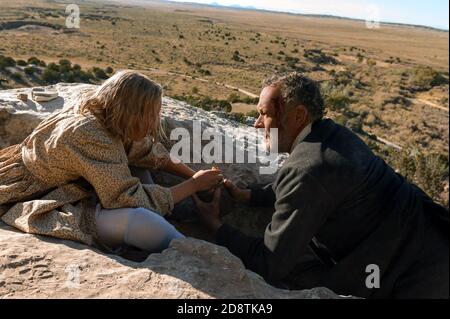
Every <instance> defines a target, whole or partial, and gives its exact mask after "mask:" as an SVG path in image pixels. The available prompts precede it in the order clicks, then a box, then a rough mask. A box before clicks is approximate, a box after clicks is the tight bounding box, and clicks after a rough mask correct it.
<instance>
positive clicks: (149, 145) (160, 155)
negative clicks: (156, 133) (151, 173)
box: [127, 138, 170, 170]
mask: <svg viewBox="0 0 450 319" xmlns="http://www.w3.org/2000/svg"><path fill="white" fill-rule="evenodd" d="M127 156H128V162H129V164H130V165H132V166H136V167H141V168H147V169H154V170H157V169H160V168H161V167H164V166H165V165H166V164H167V162H168V161H170V154H169V152H168V151H167V150H166V148H165V147H164V146H163V145H162V144H161V143H158V142H156V143H153V142H152V141H151V140H150V138H145V139H144V140H142V141H139V142H134V143H133V144H132V145H131V146H130V148H129V150H128V151H127Z"/></svg>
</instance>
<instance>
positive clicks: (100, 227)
mask: <svg viewBox="0 0 450 319" xmlns="http://www.w3.org/2000/svg"><path fill="white" fill-rule="evenodd" d="M96 224H97V235H98V239H99V241H100V243H102V244H103V245H106V246H108V247H110V248H113V249H114V248H116V247H120V246H122V245H124V244H125V245H128V246H132V247H135V248H139V249H141V250H145V251H148V252H152V253H157V252H161V251H163V250H164V249H166V248H167V247H169V244H170V242H171V241H172V239H176V238H184V236H183V235H182V234H180V233H179V232H178V231H177V230H176V229H175V227H173V226H172V225H171V224H170V223H169V222H167V221H166V220H165V219H164V218H163V217H161V216H160V215H158V214H157V213H154V212H152V211H150V210H147V209H144V208H120V209H112V210H109V209H100V210H98V211H97V214H96Z"/></svg>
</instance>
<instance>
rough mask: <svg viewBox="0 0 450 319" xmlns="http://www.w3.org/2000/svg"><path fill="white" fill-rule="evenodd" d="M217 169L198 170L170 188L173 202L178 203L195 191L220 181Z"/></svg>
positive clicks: (213, 185)
mask: <svg viewBox="0 0 450 319" xmlns="http://www.w3.org/2000/svg"><path fill="white" fill-rule="evenodd" d="M222 181H223V175H222V174H221V172H220V171H219V170H208V171H198V172H197V173H195V174H194V176H192V177H191V178H190V179H188V180H187V181H184V182H183V183H180V184H178V185H176V186H173V187H171V188H170V190H171V191H172V197H173V201H174V203H175V204H176V203H179V202H181V201H182V200H183V199H185V198H188V197H190V196H192V195H193V194H195V193H196V192H200V191H206V190H210V189H212V188H214V187H217V186H218V185H220V183H222Z"/></svg>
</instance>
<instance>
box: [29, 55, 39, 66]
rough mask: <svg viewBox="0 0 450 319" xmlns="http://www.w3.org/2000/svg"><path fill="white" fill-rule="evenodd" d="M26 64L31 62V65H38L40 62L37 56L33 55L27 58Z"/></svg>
mask: <svg viewBox="0 0 450 319" xmlns="http://www.w3.org/2000/svg"><path fill="white" fill-rule="evenodd" d="M28 64H33V65H36V66H38V65H40V64H41V60H39V59H38V58H36V57H34V56H33V57H31V58H29V59H28Z"/></svg>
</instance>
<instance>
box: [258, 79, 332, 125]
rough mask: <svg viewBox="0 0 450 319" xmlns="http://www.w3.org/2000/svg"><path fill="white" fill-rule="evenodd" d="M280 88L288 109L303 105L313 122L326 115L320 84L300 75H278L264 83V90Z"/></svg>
mask: <svg viewBox="0 0 450 319" xmlns="http://www.w3.org/2000/svg"><path fill="white" fill-rule="evenodd" d="M268 86H278V87H279V88H280V89H281V94H282V98H283V99H284V102H285V105H286V109H290V108H292V107H295V106H298V105H303V106H304V107H305V108H306V109H307V110H308V113H309V115H310V116H311V119H312V120H313V121H316V120H319V119H321V118H322V117H323V116H324V115H325V107H324V102H323V98H322V94H321V93H320V87H319V84H318V83H317V82H316V81H314V80H312V79H310V78H309V77H307V76H305V75H303V74H301V73H299V72H291V73H276V74H274V75H272V76H269V77H268V78H266V79H265V80H264V81H263V85H262V87H263V89H264V88H266V87H268Z"/></svg>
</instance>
